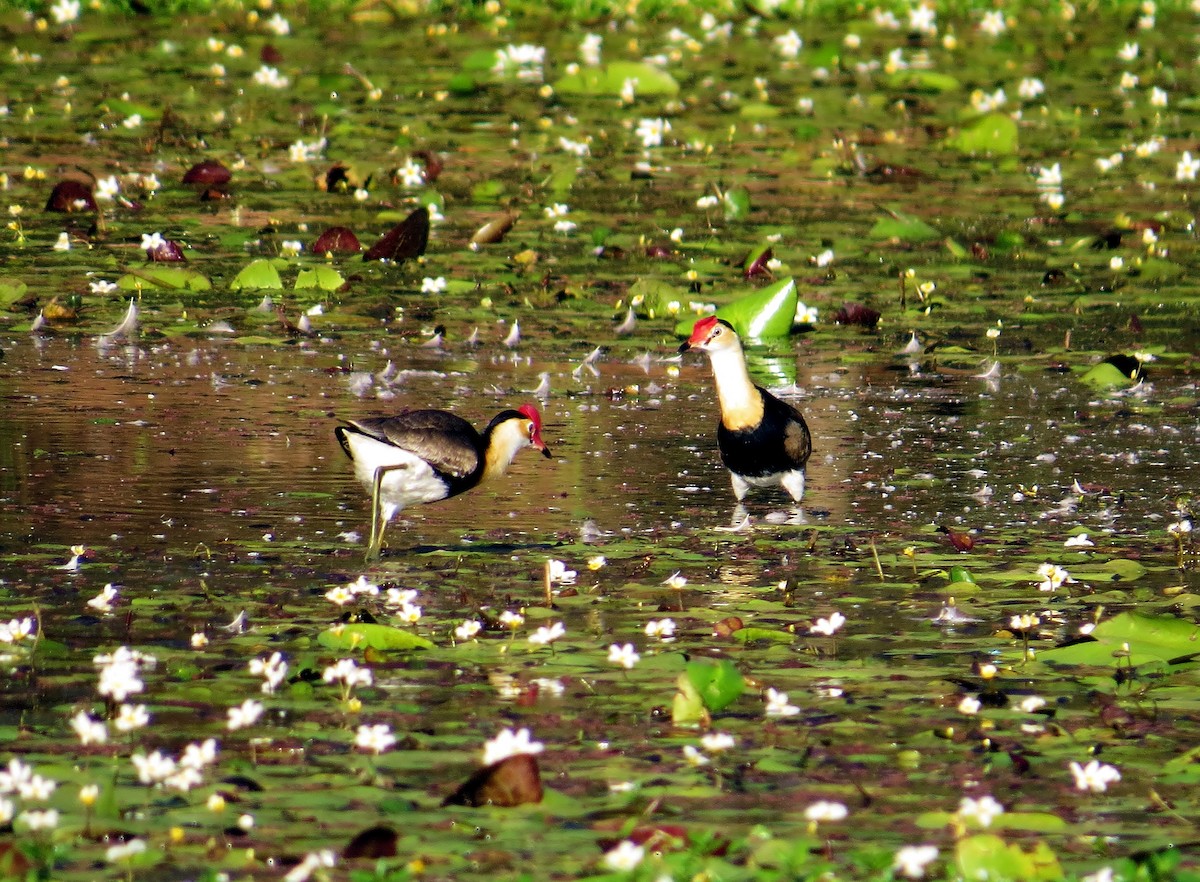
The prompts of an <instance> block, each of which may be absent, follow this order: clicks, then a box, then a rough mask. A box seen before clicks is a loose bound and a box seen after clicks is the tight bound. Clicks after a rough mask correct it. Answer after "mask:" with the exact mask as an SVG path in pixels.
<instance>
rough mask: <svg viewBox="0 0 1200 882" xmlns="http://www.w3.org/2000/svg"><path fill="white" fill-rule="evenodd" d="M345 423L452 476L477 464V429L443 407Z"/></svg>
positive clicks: (459, 475)
mask: <svg viewBox="0 0 1200 882" xmlns="http://www.w3.org/2000/svg"><path fill="white" fill-rule="evenodd" d="M346 422H347V423H348V424H349V425H351V426H353V427H354V428H355V429H358V431H360V432H362V433H363V434H365V435H370V436H371V437H372V438H378V439H379V440H380V441H386V442H387V443H388V444H394V445H395V446H397V447H400V448H403V449H404V450H407V451H409V452H410V453H413V454H415V455H417V456H419V457H420V458H421V459H423V460H425V461H426V462H427V463H429V464H430V465H431V466H433V468H435V469H436V470H437V471H439V472H442V473H444V474H446V475H449V476H451V477H454V478H463V477H466V476H467V475H469V474H471V473H472V472H474V471H475V470H476V469H478V468H479V467H480V454H479V451H480V450H481V449H482V448H483V439H482V438H481V437H480V435H479V432H478V431H476V429H475V427H474V426H472V425H471V424H470V423H468V422H467V421H466V420H464V419H463V418H462V417H460V416H455V415H454V414H452V413H448V412H446V411H444V410H410V411H407V412H406V413H402V414H397V415H396V416H391V417H368V418H366V419H361V420H346Z"/></svg>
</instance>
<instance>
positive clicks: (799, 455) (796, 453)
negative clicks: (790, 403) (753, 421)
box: [783, 407, 812, 468]
mask: <svg viewBox="0 0 1200 882" xmlns="http://www.w3.org/2000/svg"><path fill="white" fill-rule="evenodd" d="M791 410H792V419H790V420H788V424H787V428H786V429H785V430H784V433H783V449H784V450H786V451H787V455H788V456H789V457H791V459H792V461H793V462H795V463H797V465H798V466H799V467H801V468H803V466H804V464H805V463H806V462H808V457H809V455H810V454H811V453H812V435H810V434H809V432H808V425H807V424H806V423H805V422H804V417H802V416H800V411H798V410H796V408H794V407H793V408H792V409H791Z"/></svg>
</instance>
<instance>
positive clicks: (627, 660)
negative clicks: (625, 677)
mask: <svg viewBox="0 0 1200 882" xmlns="http://www.w3.org/2000/svg"><path fill="white" fill-rule="evenodd" d="M641 658H642V657H641V656H640V655H638V654H637V650H636V649H634V647H633V644H632V643H626V644H624V645H620V644H617V643H614V644H612V645H611V646H609V647H608V660H609V661H610V662H611V663H612V664H614V665H620V666H621V667H623V668H625V669H626V670H628V669H630V668H632V667H633V666H634V665H636V664H637V663H638V662H639V661H640V660H641Z"/></svg>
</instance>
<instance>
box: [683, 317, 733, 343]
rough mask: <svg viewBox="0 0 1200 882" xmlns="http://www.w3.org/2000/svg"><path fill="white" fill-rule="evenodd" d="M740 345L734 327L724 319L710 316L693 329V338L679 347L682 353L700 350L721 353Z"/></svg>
mask: <svg viewBox="0 0 1200 882" xmlns="http://www.w3.org/2000/svg"><path fill="white" fill-rule="evenodd" d="M737 345H738V336H737V331H735V330H734V329H733V325H731V324H729V322H727V321H724V320H723V319H719V318H717V317H716V316H715V315H710V316H708V317H707V318H702V319H700V321H698V322H696V324H695V325H694V326H693V327H692V336H690V337H688V339H687V342H686V343H684V344H683V345H681V346H680V347H679V351H680V352H687V351H688V350H689V349H699V350H700V351H701V352H720V351H722V350H724V349H733V348H734V347H735V346H737Z"/></svg>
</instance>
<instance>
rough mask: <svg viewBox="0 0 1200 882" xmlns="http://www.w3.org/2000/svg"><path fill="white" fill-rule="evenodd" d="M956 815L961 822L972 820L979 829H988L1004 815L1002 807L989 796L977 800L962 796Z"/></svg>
mask: <svg viewBox="0 0 1200 882" xmlns="http://www.w3.org/2000/svg"><path fill="white" fill-rule="evenodd" d="M956 814H957V815H958V817H959V818H960V819H962V820H972V821H975V822H976V823H977V824H979V826H981V827H990V826H991V824H992V821H994V820H995V819H996V818H997V817H998V816H999V815H1002V814H1004V806H1002V805H1001V804H1000V803H998V802H996V800H994V799H992V797H990V796H981V797H979V798H978V799H973V798H971V797H969V796H964V797H963V799H962V802H960V803H959V804H958V812H957V813H956Z"/></svg>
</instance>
